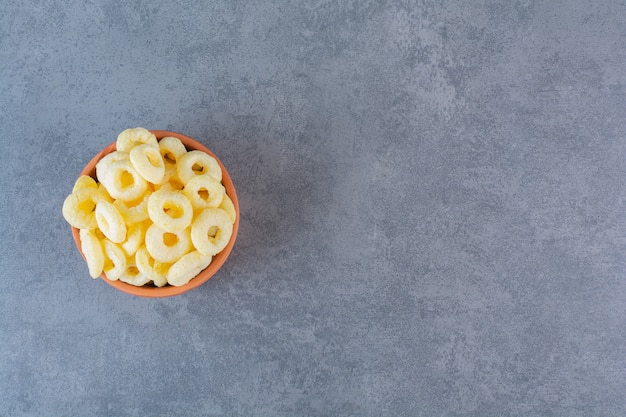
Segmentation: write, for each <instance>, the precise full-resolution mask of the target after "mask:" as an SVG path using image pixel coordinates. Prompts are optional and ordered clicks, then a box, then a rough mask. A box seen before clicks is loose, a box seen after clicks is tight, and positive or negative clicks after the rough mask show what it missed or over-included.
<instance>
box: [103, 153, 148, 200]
mask: <svg viewBox="0 0 626 417" xmlns="http://www.w3.org/2000/svg"><path fill="white" fill-rule="evenodd" d="M105 175H106V177H105V178H107V181H108V184H105V186H106V187H107V190H109V194H110V195H111V197H113V198H116V199H119V200H124V201H133V200H137V199H139V198H140V197H141V196H142V195H144V193H145V192H146V191H147V190H148V183H147V182H146V180H144V179H143V178H142V177H141V176H140V175H139V174H138V173H137V171H135V168H133V166H132V164H131V163H130V161H129V160H122V161H116V162H113V163H112V164H111V165H110V166H109V172H108V173H107V174H105Z"/></svg>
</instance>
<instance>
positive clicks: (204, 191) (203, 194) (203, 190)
mask: <svg viewBox="0 0 626 417" xmlns="http://www.w3.org/2000/svg"><path fill="white" fill-rule="evenodd" d="M198 197H200V198H201V199H203V200H204V201H207V200H208V199H209V191H208V190H207V189H206V188H200V189H199V190H198Z"/></svg>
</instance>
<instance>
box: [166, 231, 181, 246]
mask: <svg viewBox="0 0 626 417" xmlns="http://www.w3.org/2000/svg"><path fill="white" fill-rule="evenodd" d="M178 241H179V239H178V236H176V234H174V233H169V232H166V233H163V244H164V245H165V246H176V244H177V243H178Z"/></svg>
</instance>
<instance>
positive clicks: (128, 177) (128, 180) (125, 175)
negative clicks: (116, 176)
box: [120, 171, 135, 188]
mask: <svg viewBox="0 0 626 417" xmlns="http://www.w3.org/2000/svg"><path fill="white" fill-rule="evenodd" d="M134 183H135V178H134V177H133V174H131V173H130V172H128V171H122V173H121V174H120V184H122V188H129V187H132V186H133V184H134Z"/></svg>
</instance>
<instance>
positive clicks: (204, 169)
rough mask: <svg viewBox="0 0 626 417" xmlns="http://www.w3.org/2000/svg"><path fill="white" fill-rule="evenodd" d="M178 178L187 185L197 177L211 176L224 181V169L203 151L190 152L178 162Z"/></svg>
mask: <svg viewBox="0 0 626 417" xmlns="http://www.w3.org/2000/svg"><path fill="white" fill-rule="evenodd" d="M176 170H177V172H178V178H180V179H181V181H182V182H183V183H184V184H186V183H187V182H188V181H189V180H190V179H192V178H193V177H195V176H196V175H203V174H209V175H210V176H212V177H213V178H215V179H216V180H218V181H222V169H221V168H220V164H218V162H217V160H216V159H215V158H213V157H212V156H211V155H209V154H207V153H204V152H201V151H189V152H187V153H186V154H184V155H183V156H181V157H180V158H179V160H178V161H177V162H176Z"/></svg>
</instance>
